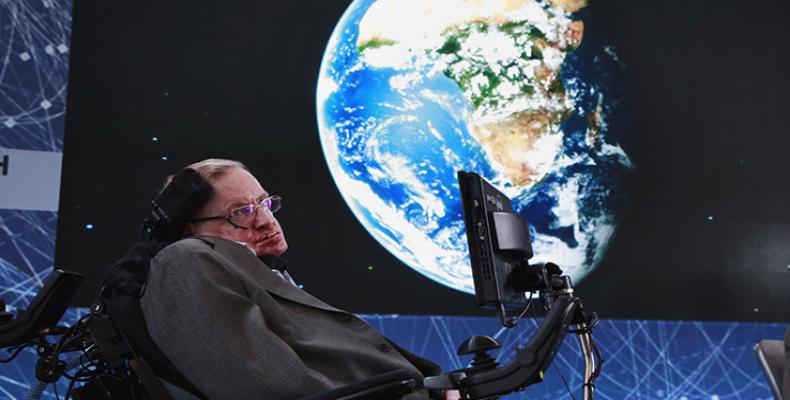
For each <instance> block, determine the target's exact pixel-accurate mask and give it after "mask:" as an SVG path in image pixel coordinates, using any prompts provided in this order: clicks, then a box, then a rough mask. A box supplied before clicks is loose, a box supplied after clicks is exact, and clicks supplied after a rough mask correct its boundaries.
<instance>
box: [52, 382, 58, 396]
mask: <svg viewBox="0 0 790 400" xmlns="http://www.w3.org/2000/svg"><path fill="white" fill-rule="evenodd" d="M52 392H54V393H55V400H60V395H59V394H58V382H57V381H55V382H52Z"/></svg>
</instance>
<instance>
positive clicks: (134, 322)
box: [100, 242, 206, 399]
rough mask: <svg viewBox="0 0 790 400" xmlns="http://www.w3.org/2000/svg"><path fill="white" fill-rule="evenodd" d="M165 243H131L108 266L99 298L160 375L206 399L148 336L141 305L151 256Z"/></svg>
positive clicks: (130, 344)
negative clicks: (128, 247) (124, 251)
mask: <svg viewBox="0 0 790 400" xmlns="http://www.w3.org/2000/svg"><path fill="white" fill-rule="evenodd" d="M165 245H166V244H165V243H162V242H141V243H138V244H136V245H135V246H134V247H132V249H131V250H129V252H128V253H127V254H126V255H125V256H124V258H122V259H121V260H120V261H118V262H117V263H115V264H114V265H113V266H111V267H110V268H109V269H108V270H107V273H106V274H105V278H104V285H103V287H102V291H101V295H100V300H101V301H102V302H104V304H105V307H106V310H107V314H108V315H109V316H110V319H111V320H112V322H113V324H114V325H115V327H116V329H118V330H119V331H120V332H121V334H122V335H123V336H124V338H125V339H126V341H127V342H128V343H129V346H131V347H132V349H133V350H134V352H135V353H136V354H137V355H138V356H140V357H141V358H142V359H143V360H144V361H145V362H146V363H147V364H148V365H149V366H150V367H151V369H152V370H153V371H154V373H155V374H156V375H157V376H158V377H159V378H161V379H164V380H166V381H168V382H170V383H172V384H173V385H176V386H179V387H181V388H183V389H184V390H186V391H188V392H190V393H192V394H193V395H195V396H196V397H198V398H201V399H205V398H206V397H205V396H204V395H203V394H202V393H200V391H199V390H198V389H197V388H196V387H195V386H194V385H192V383H190V382H189V380H187V379H186V378H185V377H184V376H183V375H182V374H181V372H179V371H178V369H177V368H176V367H175V365H173V363H172V362H171V361H170V360H169V359H168V358H167V356H166V355H165V354H164V353H163V352H162V350H160V349H159V346H157V345H156V343H154V341H153V339H151V336H150V335H149V333H148V328H147V327H146V324H145V318H144V316H143V310H142V307H140V296H142V293H143V290H144V287H145V282H146V280H147V279H148V271H149V269H150V266H151V258H153V256H154V255H156V253H157V252H159V250H161V249H162V248H164V247H165Z"/></svg>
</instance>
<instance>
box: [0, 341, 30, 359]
mask: <svg viewBox="0 0 790 400" xmlns="http://www.w3.org/2000/svg"><path fill="white" fill-rule="evenodd" d="M28 346H31V345H30V344H25V345H23V346H19V347H16V348H14V350H13V351H10V353H11V355H10V356H9V357H8V358H3V359H0V364H5V363H7V362H11V361H13V359H15V358H16V356H18V355H19V353H21V352H22V350H24V349H25V347H28Z"/></svg>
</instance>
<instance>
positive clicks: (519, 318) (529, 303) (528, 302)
mask: <svg viewBox="0 0 790 400" xmlns="http://www.w3.org/2000/svg"><path fill="white" fill-rule="evenodd" d="M534 294H535V293H534V292H529V299H527V305H526V306H525V307H524V310H523V311H521V314H519V316H518V317H513V318H511V319H510V323H511V324H512V325H515V324H516V323H518V321H520V320H521V318H522V317H524V314H526V313H527V311H528V310H529V307H530V306H531V305H532V295H534Z"/></svg>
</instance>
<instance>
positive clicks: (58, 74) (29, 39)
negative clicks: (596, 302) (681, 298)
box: [0, 0, 784, 400]
mask: <svg viewBox="0 0 790 400" xmlns="http://www.w3.org/2000/svg"><path fill="white" fill-rule="evenodd" d="M70 34H71V2H70V1H63V0H1V1H0V57H2V59H1V61H0V149H3V148H4V149H20V150H36V151H50V152H62V150H63V126H64V115H65V109H66V105H65V99H66V82H67V76H68V61H69V60H68V58H69V48H70V41H69V39H70ZM0 195H1V194H0ZM56 225H57V214H56V213H53V212H42V211H25V210H0V296H1V297H2V298H3V299H5V301H6V303H7V304H8V306H9V309H11V310H12V311H13V310H15V309H17V308H24V307H26V306H27V304H28V303H29V302H30V300H31V299H32V297H33V296H34V295H35V294H36V292H37V291H38V290H39V289H40V288H41V285H42V282H43V281H44V280H45V279H46V277H47V276H48V275H49V273H50V271H51V270H52V267H53V256H54V250H55V232H56ZM79 314H80V311H79V310H70V311H69V312H68V313H67V315H66V316H65V317H64V322H65V323H67V324H68V323H70V322H72V321H74V320H75V319H76V318H77V316H78V315H79ZM365 319H366V320H367V321H368V322H369V323H370V324H371V325H373V326H374V327H376V328H377V329H379V330H380V331H381V332H382V333H384V334H385V335H387V336H389V337H390V338H392V339H393V340H394V341H396V342H398V343H400V344H401V345H403V346H404V347H406V348H408V349H410V350H412V351H414V352H415V353H418V354H422V355H424V356H426V357H428V358H430V359H433V360H435V361H437V362H438V363H439V364H440V365H442V367H443V368H444V369H445V370H452V369H456V368H461V367H464V366H466V365H467V363H468V362H469V359H467V358H466V357H464V358H461V357H459V356H457V355H456V353H455V352H456V349H457V346H458V345H459V344H460V343H461V342H462V341H463V340H465V339H466V338H468V337H469V336H472V335H480V334H486V335H490V336H493V337H495V338H497V339H498V340H499V341H500V342H501V343H502V348H501V349H499V350H498V351H497V352H496V353H495V354H497V355H498V356H499V357H500V360H499V361H500V362H503V363H504V362H507V361H509V360H510V359H511V357H512V355H513V354H514V351H515V349H516V347H517V346H521V345H524V344H525V343H526V342H527V340H528V339H529V336H530V334H531V333H532V332H533V331H534V328H535V326H537V323H538V322H539V321H536V320H532V319H527V320H524V321H522V322H521V323H520V324H519V326H518V327H517V328H515V329H510V330H504V329H502V328H501V327H500V326H499V323H498V320H497V319H495V318H493V317H492V318H487V317H441V316H397V315H368V316H365ZM783 332H784V326H780V325H778V324H746V323H700V322H675V321H604V322H602V323H601V325H600V326H599V327H598V329H597V330H596V332H595V337H596V340H597V342H598V344H599V346H600V347H601V350H602V352H603V356H604V358H605V364H604V370H603V372H602V375H601V377H600V378H599V380H598V383H597V389H598V390H597V398H600V399H678V400H680V399H706V400H707V399H709V400H715V399H720V400H725V399H728V400H729V399H749V400H753V399H768V398H770V392H769V389H768V386H767V384H766V383H765V380H764V377H763V376H762V373H761V372H760V371H759V369H758V367H757V364H756V362H755V358H754V355H753V353H752V349H751V346H752V345H753V344H754V343H755V342H757V341H758V340H760V339H763V338H781V337H782V335H783ZM0 357H5V355H0ZM35 360H36V357H35V354H33V353H32V352H27V353H23V354H22V355H20V356H19V357H18V358H17V359H16V360H14V361H13V362H11V363H8V364H0V398H10V399H19V398H24V396H25V395H26V394H27V391H28V389H29V387H30V385H31V384H32V383H33V382H34V380H35V376H34V370H35V367H34V365H35ZM582 371H583V363H582V360H581V357H580V356H579V355H578V344H577V342H576V341H575V337H574V336H568V337H566V339H565V343H564V344H563V346H562V348H561V351H560V353H559V355H558V357H557V358H556V360H555V362H554V367H552V368H551V369H550V370H549V371H547V374H546V381H544V382H543V383H541V384H538V385H534V386H532V387H530V388H528V389H527V390H526V391H524V392H522V393H519V394H514V395H510V396H507V397H506V398H513V399H517V398H524V399H526V398H530V399H558V398H559V399H570V398H574V397H575V398H579V399H580V398H581V392H580V386H581V374H582ZM565 382H567V387H566V383H565ZM568 388H570V391H569V389H568ZM64 389H65V386H60V385H59V392H60V394H61V395H62V394H63V393H64ZM571 393H572V394H571ZM45 398H55V393H54V392H53V391H52V390H49V391H48V392H47V393H45Z"/></svg>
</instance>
